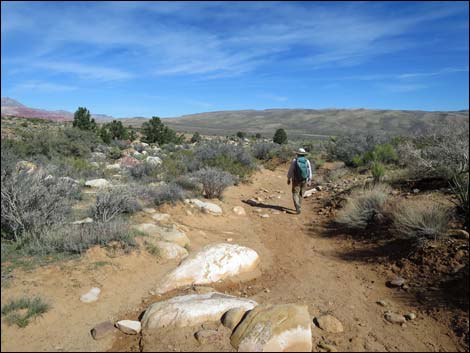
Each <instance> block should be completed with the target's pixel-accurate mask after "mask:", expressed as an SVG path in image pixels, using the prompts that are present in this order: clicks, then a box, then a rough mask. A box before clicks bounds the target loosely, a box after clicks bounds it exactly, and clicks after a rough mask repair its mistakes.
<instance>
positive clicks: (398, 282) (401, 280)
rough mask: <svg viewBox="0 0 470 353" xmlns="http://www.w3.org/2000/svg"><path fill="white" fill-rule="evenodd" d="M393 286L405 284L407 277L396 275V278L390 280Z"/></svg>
mask: <svg viewBox="0 0 470 353" xmlns="http://www.w3.org/2000/svg"><path fill="white" fill-rule="evenodd" d="M388 283H389V285H390V286H391V287H401V286H403V285H404V284H405V279H404V278H401V277H396V278H395V279H393V280H391V281H389V282H388Z"/></svg>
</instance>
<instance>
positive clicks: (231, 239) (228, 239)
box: [225, 238, 233, 243]
mask: <svg viewBox="0 0 470 353" xmlns="http://www.w3.org/2000/svg"><path fill="white" fill-rule="evenodd" d="M225 240H226V241H228V242H229V243H230V242H232V241H233V238H227V239H225Z"/></svg>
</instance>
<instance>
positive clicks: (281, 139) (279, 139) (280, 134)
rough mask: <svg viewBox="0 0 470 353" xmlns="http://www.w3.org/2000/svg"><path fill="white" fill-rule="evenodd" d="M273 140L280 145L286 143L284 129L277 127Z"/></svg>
mask: <svg viewBox="0 0 470 353" xmlns="http://www.w3.org/2000/svg"><path fill="white" fill-rule="evenodd" d="M273 142H275V143H278V144H280V145H282V144H285V143H287V134H286V131H285V130H284V129H277V130H276V133H275V134H274V137H273Z"/></svg>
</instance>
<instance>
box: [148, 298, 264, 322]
mask: <svg viewBox="0 0 470 353" xmlns="http://www.w3.org/2000/svg"><path fill="white" fill-rule="evenodd" d="M256 305H257V303H256V302H254V301H252V300H248V299H242V298H237V297H233V296H231V295H225V294H221V293H217V292H209V293H204V294H190V295H184V296H179V297H174V298H171V299H169V300H166V301H163V302H158V303H155V304H152V305H151V306H150V307H149V308H148V309H147V310H146V311H145V314H144V316H143V318H142V328H143V329H144V330H148V329H158V328H161V327H168V326H175V327H188V326H196V325H200V324H202V323H204V322H207V321H219V320H220V319H221V317H222V315H223V314H224V313H225V312H227V311H228V310H230V309H233V308H240V307H241V308H244V309H245V310H246V311H248V310H251V309H253V308H254V307H255V306H256Z"/></svg>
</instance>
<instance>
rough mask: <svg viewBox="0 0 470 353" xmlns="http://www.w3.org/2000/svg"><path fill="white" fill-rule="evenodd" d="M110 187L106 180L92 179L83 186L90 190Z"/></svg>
mask: <svg viewBox="0 0 470 353" xmlns="http://www.w3.org/2000/svg"><path fill="white" fill-rule="evenodd" d="M109 185H110V182H109V181H107V180H106V179H93V180H88V181H86V182H85V186H88V187H91V188H104V187H107V186H109Z"/></svg>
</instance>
